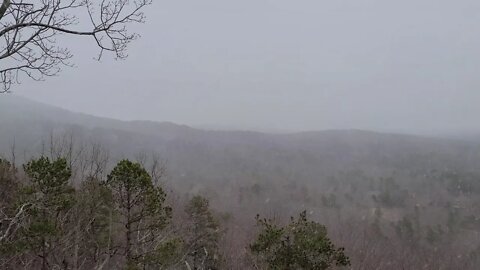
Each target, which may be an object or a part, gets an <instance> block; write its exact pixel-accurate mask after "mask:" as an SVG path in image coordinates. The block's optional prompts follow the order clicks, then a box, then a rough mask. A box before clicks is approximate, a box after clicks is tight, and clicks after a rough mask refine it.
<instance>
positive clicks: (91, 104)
mask: <svg viewBox="0 0 480 270" xmlns="http://www.w3.org/2000/svg"><path fill="white" fill-rule="evenodd" d="M147 15H148V21H147V23H146V24H145V25H140V26H139V27H138V32H139V33H141V34H142V38H141V39H140V40H138V41H137V42H135V43H134V44H133V46H132V47H131V48H130V50H129V55H130V57H129V59H128V60H126V61H122V62H115V61H111V60H108V59H107V58H106V60H104V61H103V63H97V62H96V61H95V60H93V59H92V56H93V55H95V53H96V47H95V46H94V44H93V42H92V41H91V40H85V39H75V38H73V39H70V40H68V42H71V43H75V44H72V46H73V52H74V54H75V56H76V57H75V59H74V62H75V63H76V64H77V68H74V69H65V70H64V72H63V73H62V74H61V75H60V76H58V77H56V78H49V79H48V80H47V81H46V82H43V83H37V82H30V81H28V80H25V81H24V82H23V84H22V85H21V86H19V87H16V88H15V89H14V92H15V94H18V95H22V96H26V97H29V98H32V99H35V100H38V101H42V102H44V103H48V104H52V105H56V106H59V107H63V108H66V109H69V110H73V111H77V112H84V113H88V114H93V115H98V116H106V117H111V118H118V119H124V120H133V119H143V120H155V121H172V122H175V123H179V124H187V125H192V126H202V127H211V128H235V129H255V130H269V131H299V130H319V129H345V128H347V129H349V128H356V129H368V130H377V131H396V132H407V133H428V134H432V133H441V132H459V131H469V132H474V131H478V130H480V126H479V122H478V115H479V113H480V107H479V106H478V101H479V100H480V91H479V89H478V88H479V86H480V76H478V71H479V70H480V66H479V64H480V53H479V48H480V31H479V26H480V16H479V15H480V2H478V1H473V0H459V1H447V0H423V1H421V0H404V1H386V0H367V1H365V0H363V1H360V0H344V1H339V0H335V1H334V0H331V1H319V0H315V1H314V0H297V1H287V0H268V1H267V0H243V1H233V0H202V1H194V0H169V1H155V3H154V5H153V6H151V7H150V10H149V11H148V12H147Z"/></svg>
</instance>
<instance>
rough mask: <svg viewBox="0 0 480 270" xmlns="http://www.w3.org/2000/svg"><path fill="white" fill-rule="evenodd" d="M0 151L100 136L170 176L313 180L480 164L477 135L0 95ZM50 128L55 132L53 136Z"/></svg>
mask: <svg viewBox="0 0 480 270" xmlns="http://www.w3.org/2000/svg"><path fill="white" fill-rule="evenodd" d="M0 127H1V129H0V153H3V154H4V155H5V156H8V155H10V154H9V153H10V152H11V146H12V144H13V143H15V148H16V152H17V153H20V155H18V154H17V156H20V157H21V158H24V159H28V158H30V157H31V156H34V155H38V153H39V152H40V151H42V148H43V149H45V145H48V144H49V143H50V140H51V137H54V138H57V140H58V138H59V137H62V136H63V137H65V136H68V137H72V138H73V139H74V140H75V141H76V142H82V143H85V144H89V143H90V144H91V143H98V144H101V145H102V146H104V147H105V148H107V149H109V151H110V153H111V156H112V157H114V158H116V159H118V158H121V157H134V156H136V155H138V153H141V152H143V153H146V154H150V153H157V154H158V155H159V156H160V157H161V158H162V159H163V160H165V161H166V163H167V167H168V171H169V175H170V177H171V178H172V179H175V180H176V179H179V178H188V179H189V180H191V181H200V182H202V183H203V181H204V182H212V183H218V182H226V181H227V182H228V181H237V180H239V179H247V178H251V177H252V175H255V177H257V178H261V179H265V180H272V181H273V179H276V178H282V179H285V178H288V179H290V180H292V179H295V181H305V182H315V181H318V179H320V178H322V177H328V176H330V175H333V174H335V173H336V172H338V171H354V170H363V171H368V172H370V173H371V174H375V175H376V174H379V175H384V174H391V173H394V172H396V171H399V170H400V171H401V170H403V169H405V170H406V169H408V171H409V172H418V171H422V170H426V169H428V170H441V169H444V168H456V169H458V170H467V171H473V170H477V160H478V157H479V155H480V147H479V145H478V143H476V142H467V141H461V140H452V139H440V138H428V137H418V136H411V135H402V134H383V133H376V132H370V131H361V130H330V131H311V132H300V133H289V134H268V133H260V132H250V131H209V130H201V129H195V128H191V127H188V126H184V125H177V124H173V123H157V122H151V121H120V120H115V119H108V118H101V117H95V116H91V115H86V114H81V113H74V112H70V111H68V110H64V109H60V108H56V107H52V106H49V105H45V104H41V103H37V102H34V101H31V100H28V99H25V98H21V97H18V96H14V95H2V96H0ZM52 134H53V136H52Z"/></svg>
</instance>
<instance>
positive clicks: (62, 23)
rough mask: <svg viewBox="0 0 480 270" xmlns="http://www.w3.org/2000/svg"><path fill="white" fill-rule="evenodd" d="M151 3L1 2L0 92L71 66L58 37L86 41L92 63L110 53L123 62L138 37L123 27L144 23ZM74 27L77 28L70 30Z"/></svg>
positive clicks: (97, 0) (145, 0) (90, 0)
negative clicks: (89, 41) (95, 49)
mask: <svg viewBox="0 0 480 270" xmlns="http://www.w3.org/2000/svg"><path fill="white" fill-rule="evenodd" d="M151 3H152V0H133V1H132V0H3V1H2V5H1V6H0V82H1V84H2V87H1V88H0V93H2V92H7V91H8V90H9V89H10V87H11V86H12V85H13V84H17V83H19V82H20V79H21V77H22V76H23V77H24V76H27V77H29V78H31V79H33V80H43V79H44V78H45V77H49V76H55V75H57V74H58V73H59V72H60V71H61V69H62V67H64V66H72V63H71V62H70V61H69V60H70V59H71V58H72V54H71V53H70V50H69V49H68V47H66V46H59V45H57V42H58V40H57V37H59V36H60V35H74V36H85V37H90V38H91V39H92V40H93V41H94V42H95V43H94V44H96V45H97V46H98V48H99V53H98V56H97V59H98V60H100V59H101V58H102V56H103V55H104V52H110V53H112V54H113V55H114V57H115V58H116V59H124V58H126V57H127V47H128V45H129V44H130V42H132V41H134V40H135V39H136V38H138V35H137V34H135V33H130V32H129V31H128V30H127V26H128V25H129V24H132V23H142V22H144V20H145V15H144V13H143V11H142V10H143V9H144V7H146V6H148V5H150V4H151ZM76 28H79V29H76Z"/></svg>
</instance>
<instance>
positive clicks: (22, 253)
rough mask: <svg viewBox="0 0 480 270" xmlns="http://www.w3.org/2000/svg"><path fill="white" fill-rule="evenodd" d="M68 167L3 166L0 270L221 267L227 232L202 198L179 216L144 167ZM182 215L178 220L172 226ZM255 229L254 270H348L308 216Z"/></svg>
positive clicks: (46, 161) (61, 163) (261, 223)
mask: <svg viewBox="0 0 480 270" xmlns="http://www.w3.org/2000/svg"><path fill="white" fill-rule="evenodd" d="M93 152H94V151H93ZM69 160H71V157H70V158H64V157H60V156H59V157H56V158H49V157H46V156H40V157H39V158H36V159H32V160H30V161H28V162H26V163H25V164H23V165H22V166H20V168H18V167H17V166H16V165H15V162H9V161H7V160H4V159H0V195H1V197H0V215H1V216H0V268H2V269H20V268H23V269H42V270H45V269H225V268H226V266H225V263H224V261H225V259H224V258H222V254H223V253H222V252H221V250H220V248H221V247H220V244H219V243H220V240H221V238H222V236H223V235H224V232H225V230H226V229H227V228H225V227H224V226H222V224H221V218H219V217H218V215H217V214H216V213H215V212H214V211H213V210H212V209H211V207H210V205H209V201H208V199H207V198H205V197H202V196H199V195H194V196H191V198H190V199H189V200H188V201H187V202H186V203H185V205H184V206H183V207H181V209H176V207H177V206H176V205H172V203H169V201H168V198H167V192H166V191H165V190H164V188H163V187H162V185H161V184H160V182H159V181H158V177H160V174H161V172H160V173H159V172H158V170H157V171H156V170H151V171H150V172H149V171H148V170H147V169H146V168H145V166H144V165H142V163H141V162H137V161H131V160H127V159H124V160H121V161H119V162H118V163H117V164H116V165H115V166H114V167H113V169H111V170H110V172H109V173H108V174H106V173H105V174H102V173H99V168H98V167H95V166H93V164H97V165H98V162H97V163H95V162H93V163H91V164H90V169H89V170H88V172H89V173H84V174H82V176H78V175H76V176H75V177H74V174H78V172H76V171H75V170H73V169H72V166H71V162H69ZM96 160H97V161H99V160H101V159H99V158H97V159H96ZM85 167H88V165H87V164H85ZM79 177H80V178H81V181H79V182H77V183H76V182H75V181H72V180H73V179H74V178H79ZM182 208H183V209H182ZM178 213H181V215H182V216H183V217H184V218H183V219H182V220H181V222H176V223H175V222H173V216H174V215H176V214H178ZM257 224H258V226H257V232H256V235H255V237H254V238H253V240H252V243H251V244H249V245H248V246H246V247H244V248H245V249H246V250H248V254H249V256H248V258H246V260H248V264H249V265H250V266H251V268H252V269H329V268H331V267H335V266H348V265H350V261H349V258H348V257H347V255H346V254H345V251H344V249H343V248H338V247H336V246H335V245H334V244H333V243H332V241H331V240H330V239H329V237H328V234H327V229H326V227H325V226H323V225H322V224H319V223H317V222H315V221H311V220H309V219H308V217H307V214H306V212H302V213H300V215H299V217H298V218H292V219H291V221H290V223H288V224H279V223H277V222H275V220H271V219H266V218H261V217H260V216H257Z"/></svg>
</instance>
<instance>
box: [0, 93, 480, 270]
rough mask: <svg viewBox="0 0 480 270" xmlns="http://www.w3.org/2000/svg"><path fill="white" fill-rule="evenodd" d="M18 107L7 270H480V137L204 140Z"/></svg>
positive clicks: (8, 182)
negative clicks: (478, 139) (464, 138)
mask: <svg viewBox="0 0 480 270" xmlns="http://www.w3.org/2000/svg"><path fill="white" fill-rule="evenodd" d="M15 102H20V103H17V104H16V105H12V106H11V107H8V106H2V107H0V115H1V117H0V122H1V124H2V129H0V149H1V150H2V159H1V162H0V186H1V189H0V192H1V194H0V210H1V212H0V215H1V216H0V220H1V223H0V243H1V245H0V247H1V248H0V252H1V255H0V258H1V260H0V265H1V267H0V268H2V269H32V268H33V269H42V268H43V269H122V268H124V269H330V268H331V269H337V268H338V269H477V268H478V265H480V235H479V231H480V218H479V217H480V213H479V212H480V209H479V208H478V205H479V203H480V182H479V179H480V170H479V169H478V164H479V161H480V146H479V144H478V142H477V141H475V140H474V139H472V137H470V138H469V140H461V139H459V138H456V139H445V138H428V137H417V136H408V135H398V134H397V135H396V134H379V133H371V132H364V131H330V132H309V133H299V134H289V135H284V134H277V135H273V134H264V133H254V132H226V131H203V130H199V129H193V128H189V127H185V126H176V125H173V124H157V123H149V122H121V121H115V120H110V119H101V118H94V117H90V116H85V115H78V114H73V113H70V112H66V111H61V110H59V109H56V108H50V107H46V106H43V105H40V104H29V106H25V104H23V103H21V102H26V101H15ZM13 103H14V102H13ZM9 104H12V103H9ZM24 108H28V109H24ZM25 110H30V111H25Z"/></svg>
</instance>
